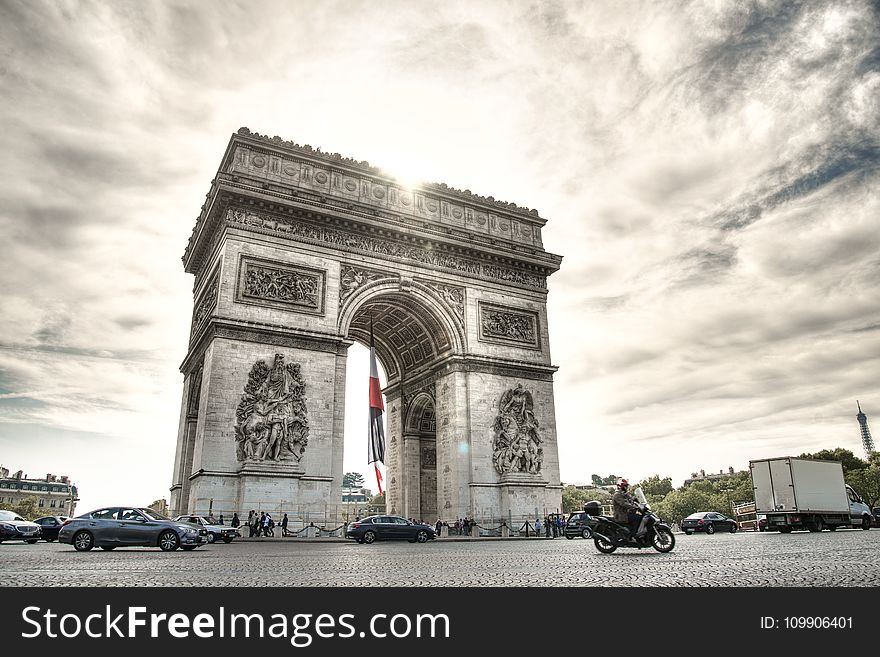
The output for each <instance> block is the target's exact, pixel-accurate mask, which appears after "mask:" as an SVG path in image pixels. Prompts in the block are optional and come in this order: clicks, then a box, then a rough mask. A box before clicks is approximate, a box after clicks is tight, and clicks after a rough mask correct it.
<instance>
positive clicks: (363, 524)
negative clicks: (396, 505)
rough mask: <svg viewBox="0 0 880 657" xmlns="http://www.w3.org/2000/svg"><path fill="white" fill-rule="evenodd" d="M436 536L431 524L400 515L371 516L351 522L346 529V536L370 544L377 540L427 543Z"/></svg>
mask: <svg viewBox="0 0 880 657" xmlns="http://www.w3.org/2000/svg"><path fill="white" fill-rule="evenodd" d="M435 536H436V532H435V531H434V528H433V527H431V525H426V524H424V523H417V522H410V521H409V520H407V519H406V518H401V517H400V516H369V517H368V518H364V519H363V520H358V521H355V522H353V523H351V524H350V525H349V526H348V528H347V529H346V530H345V538H353V539H354V540H356V541H357V542H358V543H368V544H369V543H373V542H375V541H409V542H410V543H427V542H428V541H430V540H431V539H432V538H434V537H435Z"/></svg>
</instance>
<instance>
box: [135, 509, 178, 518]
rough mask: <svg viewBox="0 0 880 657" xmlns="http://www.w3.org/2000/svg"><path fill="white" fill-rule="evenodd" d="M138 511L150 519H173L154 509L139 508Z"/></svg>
mask: <svg viewBox="0 0 880 657" xmlns="http://www.w3.org/2000/svg"><path fill="white" fill-rule="evenodd" d="M138 511H140V512H141V513H143V514H144V515H145V516H147V518H149V519H150V520H171V518H168V517H166V516H163V515H162V514H161V513H159V512H158V511H153V509H138Z"/></svg>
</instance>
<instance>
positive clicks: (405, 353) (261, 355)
mask: <svg viewBox="0 0 880 657" xmlns="http://www.w3.org/2000/svg"><path fill="white" fill-rule="evenodd" d="M544 224H545V220H544V219H542V218H540V217H539V216H538V213H537V212H536V211H534V210H526V209H523V208H520V207H517V206H515V205H513V204H509V203H502V202H500V201H496V200H494V199H493V198H491V197H489V198H484V197H481V196H476V195H474V194H471V193H470V192H461V191H458V190H454V189H451V188H448V187H447V186H445V185H426V186H423V187H419V188H417V189H408V188H406V187H404V186H402V185H400V184H398V183H397V182H395V181H394V180H393V179H390V178H388V177H387V176H385V175H383V174H382V173H381V172H380V171H379V170H377V169H375V168H373V167H371V166H370V165H368V164H367V163H366V162H356V161H354V160H351V159H348V158H344V157H341V156H339V155H337V154H332V155H331V154H327V153H323V152H321V151H320V150H316V149H313V148H311V147H309V146H305V147H302V146H299V145H297V144H293V143H291V142H288V141H284V140H282V139H280V138H278V137H274V138H267V137H264V136H262V135H259V134H255V133H252V132H250V131H249V130H248V129H246V128H242V129H241V130H239V131H238V132H237V133H236V134H234V135H232V138H231V139H230V141H229V145H228V147H227V149H226V153H225V154H224V156H223V160H222V162H221V165H220V168H219V171H218V172H217V176H216V178H215V179H214V180H213V181H211V187H210V190H209V192H208V194H207V198H206V200H205V204H204V205H203V206H202V211H201V214H200V215H199V217H198V220H197V223H196V226H195V229H194V231H193V233H192V236H191V237H190V240H189V244H188V245H187V248H186V252H185V254H184V256H183V262H184V266H185V269H186V271H187V272H188V273H191V274H194V276H195V284H194V287H193V299H194V310H193V318H192V330H191V335H190V342H189V350H188V353H187V356H186V358H185V360H184V361H183V364H182V366H181V371H182V372H183V374H184V377H185V379H184V388H183V403H182V405H181V416H180V427H179V433H178V441H177V451H176V458H175V464H174V476H173V483H172V487H171V509H172V511H173V512H174V513H178V512H179V513H183V512H193V513H207V512H209V511H212V512H213V513H214V515H218V514H219V513H223V514H224V515H226V516H227V517H231V515H232V513H233V512H236V511H237V512H238V513H239V514H241V513H242V512H245V513H246V512H247V511H248V510H250V509H262V510H270V511H274V512H276V513H277V512H279V511H281V510H288V509H309V510H314V511H319V512H320V511H321V510H322V509H326V507H327V505H332V504H335V502H336V501H337V500H339V498H340V495H341V489H342V475H343V472H342V453H343V418H344V410H345V369H346V354H347V350H348V347H349V346H350V345H351V344H352V342H353V341H359V342H362V343H364V344H368V343H369V335H370V324H371V322H372V326H373V332H374V336H375V345H376V352H377V356H378V358H379V360H380V361H381V363H382V365H383V367H384V369H385V372H386V374H387V377H388V383H387V386H386V388H385V390H384V393H385V399H386V422H387V424H386V458H385V464H386V468H387V471H386V485H387V490H388V492H387V508H388V512H390V513H397V514H401V515H405V516H407V517H419V518H422V519H424V520H426V521H434V520H436V519H437V518H441V519H455V518H459V517H463V516H465V515H469V516H474V515H485V514H488V513H490V514H491V515H493V516H495V517H507V516H508V515H513V516H521V515H534V513H535V511H536V510H537V511H539V512H543V511H544V510H552V511H555V510H556V509H557V508H558V507H559V506H560V497H561V487H560V481H559V459H558V453H557V444H556V421H555V410H554V405H553V373H554V372H555V370H556V368H555V367H553V366H552V365H551V362H550V349H549V342H548V333H547V313H546V300H547V277H548V276H549V275H551V274H552V273H553V272H555V271H556V270H558V269H559V265H560V262H561V258H560V257H559V256H556V255H553V254H550V253H548V252H546V251H545V250H544V248H543V246H542V243H541V228H542V226H543V225H544ZM364 385H366V382H364ZM364 418H365V426H364V453H365V454H366V439H367V438H366V409H364Z"/></svg>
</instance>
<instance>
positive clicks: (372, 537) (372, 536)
mask: <svg viewBox="0 0 880 657" xmlns="http://www.w3.org/2000/svg"><path fill="white" fill-rule="evenodd" d="M375 541H376V532H364V543H366V544H367V545H370V544H371V543H374V542H375Z"/></svg>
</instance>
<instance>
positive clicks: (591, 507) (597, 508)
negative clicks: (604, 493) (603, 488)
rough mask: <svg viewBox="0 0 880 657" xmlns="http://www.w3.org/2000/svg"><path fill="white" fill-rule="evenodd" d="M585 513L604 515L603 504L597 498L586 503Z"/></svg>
mask: <svg viewBox="0 0 880 657" xmlns="http://www.w3.org/2000/svg"><path fill="white" fill-rule="evenodd" d="M584 513H586V514H588V515H591V516H601V515H602V505H601V504H599V502H597V501H596V500H592V501H590V502H587V503H586V504H584Z"/></svg>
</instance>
